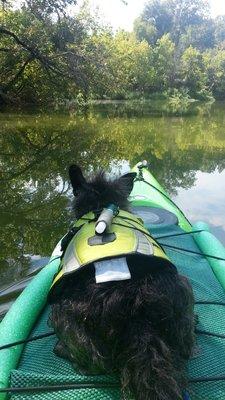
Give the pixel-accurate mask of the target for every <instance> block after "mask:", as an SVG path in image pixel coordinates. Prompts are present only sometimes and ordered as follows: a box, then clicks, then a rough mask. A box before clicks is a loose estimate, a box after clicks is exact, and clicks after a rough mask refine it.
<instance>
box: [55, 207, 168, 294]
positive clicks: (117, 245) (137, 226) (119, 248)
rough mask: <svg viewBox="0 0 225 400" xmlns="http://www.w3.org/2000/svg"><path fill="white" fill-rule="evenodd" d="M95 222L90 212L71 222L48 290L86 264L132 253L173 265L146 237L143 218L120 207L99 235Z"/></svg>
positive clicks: (147, 236) (147, 235)
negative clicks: (64, 247)
mask: <svg viewBox="0 0 225 400" xmlns="http://www.w3.org/2000/svg"><path fill="white" fill-rule="evenodd" d="M95 223H96V216H95V214H94V213H93V212H89V213H88V214H85V215H84V216H83V217H81V218H80V219H79V220H77V221H76V222H75V223H74V225H73V229H74V231H75V232H76V233H75V234H74V236H73V238H72V240H71V241H70V243H69V244H68V246H67V248H66V250H65V252H64V255H63V257H62V260H61V264H60V267H59V272H58V273H57V274H56V276H55V278H54V280H53V283H52V286H51V289H52V288H53V287H55V285H57V284H58V283H59V282H60V281H61V280H62V278H64V277H65V276H68V275H69V274H72V273H75V272H77V271H79V270H80V269H81V268H83V267H84V266H87V265H88V264H91V263H94V262H96V261H101V260H105V259H112V258H119V257H126V256H128V255H132V254H135V255H139V256H148V257H149V265H152V264H153V263H154V260H157V262H160V264H162V263H164V264H167V265H168V266H171V267H173V268H176V267H175V266H174V265H173V264H172V263H171V262H170V260H169V258H168V257H167V255H166V254H165V252H164V250H163V249H162V248H161V247H160V246H159V245H158V244H157V243H156V241H155V240H154V239H153V238H152V237H151V236H150V234H149V231H148V230H147V229H146V228H145V227H144V224H143V221H142V220H141V219H140V218H138V217H136V216H135V215H133V214H131V213H129V212H127V211H123V210H120V211H119V212H118V214H117V215H116V216H115V217H114V218H113V220H112V224H111V226H110V228H109V229H108V230H107V232H106V233H104V234H103V235H96V233H95ZM51 289H50V291H51Z"/></svg>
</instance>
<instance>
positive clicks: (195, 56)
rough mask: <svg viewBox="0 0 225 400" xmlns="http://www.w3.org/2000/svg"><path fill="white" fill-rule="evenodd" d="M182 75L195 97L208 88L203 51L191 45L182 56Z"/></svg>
mask: <svg viewBox="0 0 225 400" xmlns="http://www.w3.org/2000/svg"><path fill="white" fill-rule="evenodd" d="M181 77H182V79H183V84H184V86H185V87H187V88H188V89H189V91H190V94H191V95H192V96H193V97H195V96H196V95H197V96H198V94H199V92H200V91H202V90H204V89H205V88H206V73H205V65H204V60H203V56H202V54H201V52H200V51H199V50H197V49H195V48H194V47H192V46H190V47H188V49H186V50H185V52H184V54H183V55H182V57H181Z"/></svg>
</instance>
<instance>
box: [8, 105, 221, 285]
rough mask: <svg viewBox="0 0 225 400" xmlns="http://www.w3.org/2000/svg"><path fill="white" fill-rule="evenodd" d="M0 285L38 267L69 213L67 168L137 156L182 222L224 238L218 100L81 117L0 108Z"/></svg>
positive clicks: (120, 163) (127, 162)
mask: <svg viewBox="0 0 225 400" xmlns="http://www.w3.org/2000/svg"><path fill="white" fill-rule="evenodd" d="M0 127H1V130H0V132H1V133H0V179H1V188H0V189H1V191H0V196H1V198H0V221H1V224H0V230H1V233H0V240H1V246H0V277H1V281H0V286H4V285H6V284H9V283H12V282H14V281H17V280H18V279H20V278H22V277H23V276H25V275H26V274H27V273H28V272H30V271H31V270H32V269H34V268H36V267H37V266H40V265H43V264H44V263H45V262H46V260H47V257H48V256H49V255H50V254H51V252H52V249H53V248H54V246H55V244H56V243H57V241H58V240H59V239H60V237H61V236H62V235H63V234H64V233H65V232H66V230H67V228H68V226H69V223H70V221H71V219H72V217H71V213H70V210H69V200H70V199H71V192H70V188H69V185H68V175H67V170H68V166H69V165H70V164H71V163H77V164H79V165H81V166H82V167H83V168H84V170H86V172H87V173H88V172H90V171H92V170H93V169H94V170H97V169H98V168H100V167H102V168H104V169H106V170H107V171H108V172H110V173H111V174H112V175H113V174H116V173H119V172H125V171H127V170H128V169H129V166H133V165H134V164H135V163H137V162H138V161H140V160H143V159H146V160H148V161H149V163H150V165H151V170H152V172H153V174H154V175H155V176H156V177H157V179H158V180H159V181H160V182H161V183H162V185H164V186H165V187H166V189H167V190H168V191H169V193H170V194H172V197H173V198H174V199H175V201H177V203H178V204H179V206H180V207H181V208H182V209H183V210H184V211H185V212H186V213H187V216H188V217H189V218H190V220H191V221H196V220H205V221H206V222H208V223H209V224H210V226H211V227H212V230H213V232H214V233H215V234H216V235H217V236H218V237H219V238H220V239H221V240H222V241H223V243H225V104H223V103H219V104H216V103H214V104H213V105H211V106H197V107H196V109H195V111H194V113H193V114H190V115H186V116H171V115H168V113H165V114H164V112H161V113H159V112H156V110H154V108H150V107H149V108H148V107H147V106H146V105H145V107H143V104H140V105H138V104H136V106H135V107H133V108H132V107H131V108H129V107H127V106H124V105H122V104H114V105H102V106H101V107H99V108H98V109H95V110H92V111H91V112H88V113H87V114H86V116H81V115H77V114H74V112H72V113H71V114H69V113H67V114H66V113H65V114H60V113H58V114H56V113H46V112H44V111H42V112H33V113H18V112H17V113H16V112H11V113H8V112H4V113H1V114H0Z"/></svg>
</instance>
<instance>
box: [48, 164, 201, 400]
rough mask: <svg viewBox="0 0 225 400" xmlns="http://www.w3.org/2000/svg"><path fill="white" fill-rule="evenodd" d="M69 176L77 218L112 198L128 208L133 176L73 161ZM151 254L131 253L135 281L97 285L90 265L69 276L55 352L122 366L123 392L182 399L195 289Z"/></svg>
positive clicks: (103, 368)
mask: <svg viewBox="0 0 225 400" xmlns="http://www.w3.org/2000/svg"><path fill="white" fill-rule="evenodd" d="M74 173H77V174H78V175H79V179H78V178H77V177H75V178H74V177H73V174H74ZM70 178H71V181H72V185H73V189H74V193H75V194H76V196H77V198H76V199H75V205H74V210H75V213H76V217H78V218H79V217H80V216H81V215H83V214H84V213H86V212H88V211H90V210H93V209H98V208H101V207H103V206H105V205H107V204H108V203H112V202H113V203H116V204H118V205H119V206H120V207H121V208H124V209H127V208H128V202H127V196H128V195H129V193H130V191H131V189H132V185H133V179H134V175H127V176H125V177H124V178H119V179H117V180H115V181H114V182H111V181H107V180H106V178H105V176H104V174H103V173H101V174H99V175H98V176H97V178H96V179H93V180H92V181H91V182H89V183H87V182H86V181H85V179H84V177H83V175H82V173H81V171H80V169H79V168H78V167H75V166H72V167H71V168H70ZM147 260H148V259H145V260H144V259H143V262H141V263H140V258H139V257H131V256H129V257H127V263H128V265H129V269H130V271H131V276H132V279H131V280H126V281H119V282H106V283H101V284H97V283H96V282H95V270H94V265H92V264H91V265H90V266H89V268H87V269H84V270H82V271H81V272H80V273H79V275H70V276H68V277H67V279H66V281H64V287H63V291H61V292H60V294H58V295H55V297H54V298H53V299H51V303H52V311H51V317H50V323H51V325H52V326H53V327H54V329H55V331H56V334H57V336H58V338H59V339H60V341H59V343H58V345H57V347H56V349H55V351H56V353H57V354H58V355H60V356H62V357H66V358H68V359H69V360H70V361H71V362H72V363H73V364H74V365H75V366H76V367H78V368H79V369H80V370H81V371H82V372H84V373H86V374H102V373H107V372H119V373H120V377H121V385H122V392H123V393H124V396H126V394H127V393H129V392H131V393H132V394H133V395H134V396H135V399H137V400H181V399H182V394H183V391H184V389H185V388H186V386H187V381H186V377H185V364H186V361H187V360H188V359H189V357H190V356H191V353H192V349H193V346H194V313H193V305H194V300H193V294H192V289H191V287H190V285H189V283H188V281H187V279H186V278H184V277H182V276H180V275H179V274H178V273H177V272H176V270H175V269H172V268H168V267H165V266H161V267H159V266H158V267H157V268H156V267H152V268H151V266H149V265H148V266H147V268H146V265H145V264H146V262H148V263H149V261H147Z"/></svg>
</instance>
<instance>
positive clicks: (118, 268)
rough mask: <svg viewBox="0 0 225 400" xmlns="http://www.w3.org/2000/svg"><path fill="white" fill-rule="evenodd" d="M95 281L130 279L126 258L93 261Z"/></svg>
mask: <svg viewBox="0 0 225 400" xmlns="http://www.w3.org/2000/svg"><path fill="white" fill-rule="evenodd" d="M94 266H95V280H96V283H102V282H111V281H125V280H126V279H131V274H130V271H129V268H128V265H127V260H126V258H125V257H123V258H112V259H111V260H102V261H97V262H95V263H94Z"/></svg>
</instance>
